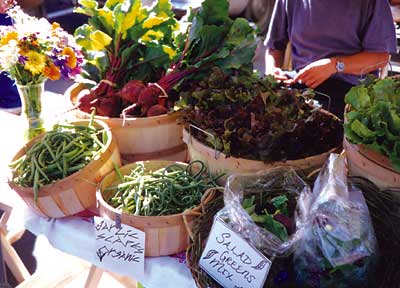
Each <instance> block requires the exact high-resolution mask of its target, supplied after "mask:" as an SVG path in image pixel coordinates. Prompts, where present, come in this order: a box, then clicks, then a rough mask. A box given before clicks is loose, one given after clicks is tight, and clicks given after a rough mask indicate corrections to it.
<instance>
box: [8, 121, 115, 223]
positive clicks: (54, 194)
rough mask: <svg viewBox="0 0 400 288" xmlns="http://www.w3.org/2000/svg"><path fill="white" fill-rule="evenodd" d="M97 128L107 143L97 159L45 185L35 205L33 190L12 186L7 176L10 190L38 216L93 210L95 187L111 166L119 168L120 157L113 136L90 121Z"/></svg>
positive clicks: (17, 156)
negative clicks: (104, 133) (101, 131)
mask: <svg viewBox="0 0 400 288" xmlns="http://www.w3.org/2000/svg"><path fill="white" fill-rule="evenodd" d="M88 123H89V120H80V121H74V122H72V124H74V125H83V126H87V125H88ZM93 124H94V126H95V127H96V128H100V129H105V131H106V134H107V143H106V144H105V147H104V150H103V151H102V152H101V153H100V154H99V156H98V157H97V158H96V159H93V160H92V161H90V162H89V163H88V164H87V165H86V166H85V167H83V168H82V169H81V170H79V171H77V172H75V173H73V174H71V175H69V176H68V177H66V178H64V179H61V180H58V181H56V182H54V183H51V184H48V185H45V186H43V187H41V188H40V189H39V192H38V198H37V201H36V202H35V200H34V192H33V187H22V186H19V185H17V184H15V183H14V182H13V181H12V179H13V177H12V175H10V177H9V181H8V183H9V185H10V187H11V188H12V189H13V190H14V191H16V192H17V193H18V195H19V196H20V197H21V198H22V199H23V200H24V201H25V203H26V204H27V205H28V206H29V207H30V208H32V209H33V210H34V211H35V212H36V213H38V214H40V215H41V216H47V217H50V218H60V217H65V216H70V215H73V214H76V213H79V212H82V211H84V210H85V209H87V208H94V207H95V205H96V187H97V185H98V183H99V182H100V181H101V179H102V178H103V176H104V175H106V174H107V173H109V172H110V171H111V170H113V169H114V165H118V166H120V165H121V160H120V154H119V150H118V147H117V143H116V141H115V139H114V138H113V136H112V133H111V132H110V130H109V128H108V126H107V124H105V123H104V122H103V121H99V120H95V121H94V122H93ZM44 135H45V134H42V135H40V136H38V137H37V138H35V139H33V140H31V141H29V142H28V143H26V144H25V145H24V147H22V148H21V149H20V150H19V151H18V152H17V154H16V155H15V156H14V157H13V159H12V161H15V160H16V159H18V158H20V157H21V156H23V155H24V154H25V153H26V151H27V149H29V148H30V147H32V145H34V144H35V143H36V142H37V141H38V140H39V139H41V138H42V137H44Z"/></svg>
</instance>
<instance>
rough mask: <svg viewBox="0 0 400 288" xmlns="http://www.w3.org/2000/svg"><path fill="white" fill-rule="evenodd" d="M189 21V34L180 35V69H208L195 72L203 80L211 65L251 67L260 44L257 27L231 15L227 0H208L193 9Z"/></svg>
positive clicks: (226, 68)
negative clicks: (232, 17) (258, 42)
mask: <svg viewBox="0 0 400 288" xmlns="http://www.w3.org/2000/svg"><path fill="white" fill-rule="evenodd" d="M187 21H188V22H187V23H186V24H188V25H189V29H188V33H187V34H181V35H180V37H179V43H180V44H179V47H180V51H181V61H180V62H179V63H177V67H178V68H179V70H182V69H188V68H189V67H194V68H207V69H202V70H200V71H198V72H199V73H196V75H195V76H196V78H197V79H200V78H202V77H204V76H205V75H207V74H209V68H211V67H212V66H218V67H219V68H220V69H222V70H224V72H227V71H229V70H230V69H250V70H251V69H252V59H253V57H254V54H255V48H256V45H257V43H256V35H255V29H254V28H253V27H251V26H250V24H249V22H248V21H247V20H246V19H243V18H236V19H235V20H232V19H231V18H230V17H229V2H228V1H227V0H218V1H215V0H205V1H204V2H203V3H202V6H201V8H200V10H199V11H193V10H192V11H191V12H190V14H189V15H188V19H187Z"/></svg>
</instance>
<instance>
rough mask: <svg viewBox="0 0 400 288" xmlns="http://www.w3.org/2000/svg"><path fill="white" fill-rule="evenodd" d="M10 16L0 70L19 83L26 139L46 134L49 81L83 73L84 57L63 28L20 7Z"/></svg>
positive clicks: (0, 42) (0, 33)
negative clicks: (43, 106) (45, 93)
mask: <svg viewBox="0 0 400 288" xmlns="http://www.w3.org/2000/svg"><path fill="white" fill-rule="evenodd" d="M7 14H8V15H9V17H11V19H12V21H13V25H12V26H1V27H0V70H1V71H5V72H7V73H8V74H9V76H10V78H12V79H14V80H15V81H16V83H17V88H18V91H19V94H20V97H21V102H22V116H24V117H25V118H26V119H27V123H28V129H27V131H26V135H25V137H26V138H27V139H32V138H34V137H35V136H37V135H38V134H40V133H42V132H43V131H44V127H43V120H42V119H41V117H40V113H41V95H42V93H43V91H44V82H45V81H46V80H47V79H50V80H58V79H60V78H64V79H70V78H73V77H75V76H76V75H78V74H80V73H81V64H82V62H83V56H82V54H81V52H80V49H79V48H78V46H77V45H76V43H75V40H74V38H73V37H72V36H71V35H69V34H68V33H67V32H66V31H64V30H63V29H62V28H61V27H60V25H59V24H57V23H53V24H50V23H49V22H48V21H47V20H46V19H44V18H41V19H38V18H36V17H32V16H29V15H27V14H25V13H24V12H23V11H22V10H21V8H20V7H19V6H14V7H10V8H9V9H8V10H7Z"/></svg>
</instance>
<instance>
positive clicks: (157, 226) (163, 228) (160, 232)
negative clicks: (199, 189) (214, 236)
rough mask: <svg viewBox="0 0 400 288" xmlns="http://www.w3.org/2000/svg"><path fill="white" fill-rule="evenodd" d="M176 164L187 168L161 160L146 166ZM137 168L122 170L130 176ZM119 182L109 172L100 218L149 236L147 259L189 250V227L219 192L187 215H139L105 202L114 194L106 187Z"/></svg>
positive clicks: (209, 193) (100, 193)
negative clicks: (117, 220)
mask: <svg viewBox="0 0 400 288" xmlns="http://www.w3.org/2000/svg"><path fill="white" fill-rule="evenodd" d="M172 163H176V164H179V165H183V166H184V165H187V164H184V163H179V162H171V161H161V160H159V161H146V162H144V166H145V169H149V170H153V171H154V170H157V169H160V168H163V167H166V166H168V165H170V164H172ZM136 166H137V164H136V163H131V164H127V165H125V166H123V167H121V168H120V171H121V173H122V175H126V174H129V173H130V172H131V170H132V169H133V168H135V167H136ZM118 183H120V180H119V178H118V175H117V174H116V173H115V172H111V173H109V174H108V175H107V176H105V177H104V179H103V181H102V182H101V184H100V186H99V189H98V191H97V200H98V203H99V211H100V215H101V216H102V217H105V218H108V219H112V220H116V219H117V217H118V218H120V220H121V223H123V224H126V225H129V226H132V227H135V228H137V229H139V230H142V231H144V232H145V233H146V240H145V241H146V243H145V256H163V255H171V254H175V253H179V252H182V251H185V250H186V248H187V247H188V245H189V235H188V227H190V226H191V223H192V221H193V219H194V218H195V217H197V216H199V215H201V212H202V206H203V205H206V204H207V203H208V202H209V201H210V200H211V199H213V198H214V195H215V193H216V192H215V191H214V190H208V191H207V192H206V193H205V194H204V197H203V199H202V203H201V204H200V205H199V206H197V207H195V208H193V209H192V210H189V211H185V212H184V213H180V214H174V215H168V216H136V215H132V214H128V213H125V212H122V211H119V210H117V209H115V208H114V207H112V206H111V205H109V204H108V203H107V202H106V201H105V200H104V199H107V198H108V196H109V195H108V194H107V193H110V192H111V190H106V189H105V188H107V187H110V186H115V185H117V184H118Z"/></svg>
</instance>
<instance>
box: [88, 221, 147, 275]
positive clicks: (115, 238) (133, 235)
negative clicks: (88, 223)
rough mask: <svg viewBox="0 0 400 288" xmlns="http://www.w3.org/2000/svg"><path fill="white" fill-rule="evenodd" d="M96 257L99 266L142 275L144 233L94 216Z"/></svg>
mask: <svg viewBox="0 0 400 288" xmlns="http://www.w3.org/2000/svg"><path fill="white" fill-rule="evenodd" d="M94 224H95V230H96V241H95V243H96V244H95V249H96V250H95V251H96V259H97V260H98V261H99V262H101V264H102V265H101V266H103V267H107V268H108V269H110V270H114V271H120V272H122V273H125V274H132V272H134V274H136V275H143V273H144V247H145V246H144V245H145V233H144V232H142V231H140V230H137V229H135V228H133V227H130V226H127V225H124V224H121V225H120V226H121V227H117V225H116V224H115V222H114V221H112V220H108V219H104V218H101V217H94Z"/></svg>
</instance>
